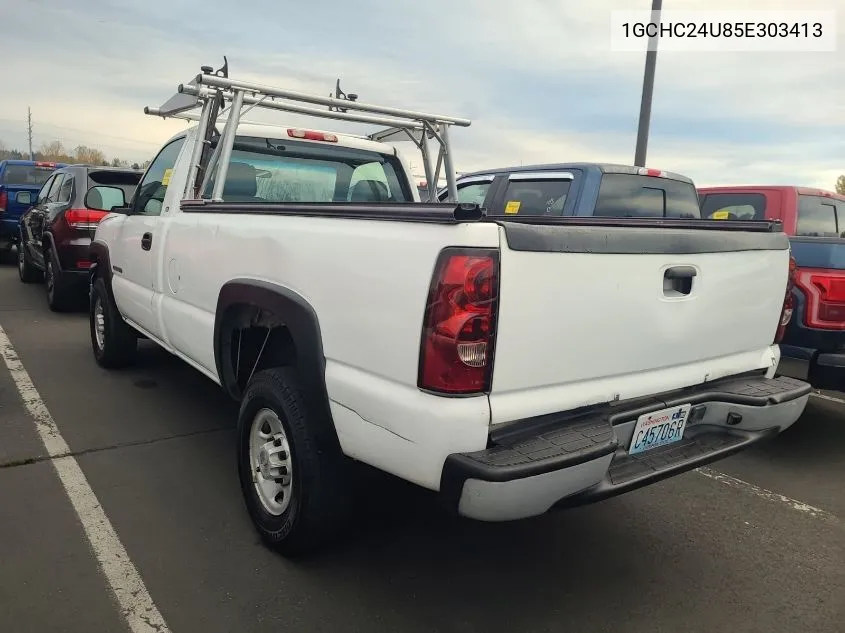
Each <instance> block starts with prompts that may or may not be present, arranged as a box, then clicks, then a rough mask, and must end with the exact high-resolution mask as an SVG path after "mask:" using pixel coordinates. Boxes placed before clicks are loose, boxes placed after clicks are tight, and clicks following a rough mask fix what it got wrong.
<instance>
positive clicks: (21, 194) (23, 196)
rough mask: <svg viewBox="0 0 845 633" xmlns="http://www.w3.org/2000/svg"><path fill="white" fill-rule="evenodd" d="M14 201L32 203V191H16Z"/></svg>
mask: <svg viewBox="0 0 845 633" xmlns="http://www.w3.org/2000/svg"><path fill="white" fill-rule="evenodd" d="M15 202H17V203H18V204H26V205H31V204H32V192H30V191H18V193H17V195H15Z"/></svg>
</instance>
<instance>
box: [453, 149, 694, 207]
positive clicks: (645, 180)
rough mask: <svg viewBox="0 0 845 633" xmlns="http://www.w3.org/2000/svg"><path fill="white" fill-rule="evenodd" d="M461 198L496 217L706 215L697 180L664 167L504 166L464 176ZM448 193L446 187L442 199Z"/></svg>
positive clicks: (598, 165)
mask: <svg viewBox="0 0 845 633" xmlns="http://www.w3.org/2000/svg"><path fill="white" fill-rule="evenodd" d="M457 188H458V202H463V203H472V204H479V205H481V206H483V207H485V208H486V209H487V213H488V214H489V215H492V216H496V217H508V216H510V217H513V218H517V217H519V218H524V217H549V218H554V217H578V216H585V215H586V216H592V217H629V218H660V217H663V218H687V219H695V218H698V217H700V212H699V206H698V197H697V195H696V190H695V186H694V185H693V182H692V180H690V179H689V178H687V177H686V176H683V175H681V174H675V173H672V172H668V171H662V170H659V169H648V168H644V167H642V168H640V167H631V166H629V165H612V164H605V163H557V164H550V165H525V166H518V167H500V168H496V169H487V170H484V171H478V172H474V173H467V174H463V175H462V176H461V177H460V178H458V180H457ZM446 195H447V192H446V190H445V188H444V189H441V190H440V192H439V193H438V197H439V199H440V200H445V199H446Z"/></svg>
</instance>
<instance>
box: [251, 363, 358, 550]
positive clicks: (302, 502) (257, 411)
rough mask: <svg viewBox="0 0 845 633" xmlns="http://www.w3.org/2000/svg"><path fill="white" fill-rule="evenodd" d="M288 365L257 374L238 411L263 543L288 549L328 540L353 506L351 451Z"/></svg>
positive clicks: (253, 505) (253, 512)
mask: <svg viewBox="0 0 845 633" xmlns="http://www.w3.org/2000/svg"><path fill="white" fill-rule="evenodd" d="M327 424H330V422H329V421H327V420H319V419H315V416H314V414H313V413H311V412H310V411H309V408H308V406H307V402H306V398H305V396H304V394H303V391H302V387H301V384H300V381H299V379H298V377H297V375H296V373H295V372H294V371H293V370H292V369H289V368H274V369H267V370H263V371H260V372H258V373H256V374H255V375H254V376H253V377H252V379H251V380H250V381H249V384H248V385H247V388H246V391H245V393H244V397H243V400H242V401H241V409H240V414H239V416H238V435H237V437H238V475H239V478H240V482H241V490H242V492H243V495H244V500H245V502H246V506H247V510H248V511H249V514H250V517H251V518H252V521H253V523H254V524H255V527H256V529H257V530H258V533H259V534H260V536H261V538H262V540H263V541H264V543H266V544H267V545H268V546H269V547H271V548H272V549H274V550H276V551H278V552H279V553H281V554H283V555H285V556H290V557H294V556H298V555H303V554H307V553H310V552H312V551H314V550H316V549H317V548H318V547H320V546H322V545H324V544H326V543H327V542H328V541H329V540H330V539H331V538H332V537H333V536H334V535H335V533H336V532H337V531H338V528H340V527H341V525H342V519H343V518H344V517H345V515H346V513H347V512H348V510H349V505H350V504H349V501H348V495H346V494H344V483H345V481H346V479H345V477H344V474H343V472H342V469H343V467H344V462H345V458H344V456H343V454H342V453H341V451H340V448H339V447H338V446H337V445H336V442H331V441H327V440H326V438H325V437H324V434H325V433H326V431H327V426H326V425H327Z"/></svg>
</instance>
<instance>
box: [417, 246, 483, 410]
mask: <svg viewBox="0 0 845 633" xmlns="http://www.w3.org/2000/svg"><path fill="white" fill-rule="evenodd" d="M498 295H499V253H498V251H496V250H488V249H476V248H454V247H450V248H446V249H444V250H443V252H442V253H441V254H440V257H439V258H438V261H437V266H436V267H435V270H434V275H433V277H432V280H431V288H430V289H429V294H428V303H427V305H426V309H425V319H424V321H423V330H422V342H421V346H420V368H419V378H418V382H417V384H418V386H419V387H420V389H426V390H428V391H435V392H439V393H449V394H469V393H480V392H484V391H488V390H489V389H490V379H491V376H492V368H493V345H494V342H495V339H496V316H497V315H496V313H497V307H498Z"/></svg>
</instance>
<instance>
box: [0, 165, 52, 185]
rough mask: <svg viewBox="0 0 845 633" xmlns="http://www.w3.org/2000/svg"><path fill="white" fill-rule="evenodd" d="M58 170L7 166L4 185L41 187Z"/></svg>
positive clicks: (28, 166) (32, 166) (29, 166)
mask: <svg viewBox="0 0 845 633" xmlns="http://www.w3.org/2000/svg"><path fill="white" fill-rule="evenodd" d="M55 170H56V168H55V167H45V166H39V165H6V168H5V169H4V170H3V180H2V183H3V184H4V185H27V186H30V187H40V186H41V185H43V184H44V183H45V182H47V179H48V178H49V177H50V175H51V174H52V173H53V172H54V171H55Z"/></svg>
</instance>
